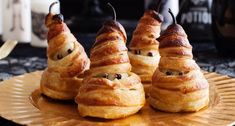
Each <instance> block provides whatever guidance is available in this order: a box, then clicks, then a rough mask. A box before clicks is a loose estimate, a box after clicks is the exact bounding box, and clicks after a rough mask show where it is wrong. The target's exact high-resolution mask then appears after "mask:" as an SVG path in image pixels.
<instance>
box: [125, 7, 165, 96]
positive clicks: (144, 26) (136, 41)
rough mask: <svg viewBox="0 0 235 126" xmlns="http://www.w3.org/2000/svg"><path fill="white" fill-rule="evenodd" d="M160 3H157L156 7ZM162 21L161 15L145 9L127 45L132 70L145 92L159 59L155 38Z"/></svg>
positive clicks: (158, 34)
mask: <svg viewBox="0 0 235 126" xmlns="http://www.w3.org/2000/svg"><path fill="white" fill-rule="evenodd" d="M160 4H161V3H158V8H159V6H160ZM162 21H163V16H162V15H161V14H159V13H158V12H157V11H155V10H154V9H149V10H147V11H145V13H144V15H143V17H142V18H141V19H140V21H139V23H138V25H137V27H136V29H135V31H134V34H133V37H132V40H131V42H130V45H129V48H130V51H129V53H128V55H129V58H130V62H131V65H132V72H134V73H136V74H138V75H139V76H140V78H141V81H142V83H143V84H144V90H145V93H146V94H148V92H149V91H148V90H149V89H148V88H149V86H150V85H151V81H152V75H153V73H154V71H155V70H156V68H157V66H158V63H159V60H160V55H159V51H158V46H159V42H158V40H156V39H157V38H158V37H159V36H160V32H161V23H162Z"/></svg>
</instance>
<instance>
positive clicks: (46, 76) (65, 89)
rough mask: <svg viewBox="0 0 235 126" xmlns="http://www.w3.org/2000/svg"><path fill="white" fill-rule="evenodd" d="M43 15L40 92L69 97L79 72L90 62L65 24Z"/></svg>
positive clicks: (57, 96) (49, 95)
mask: <svg viewBox="0 0 235 126" xmlns="http://www.w3.org/2000/svg"><path fill="white" fill-rule="evenodd" d="M53 16H54V15H53V14H49V15H47V18H46V25H47V27H48V29H49V32H48V48H47V57H48V59H47V61H48V67H47V69H45V71H44V72H43V74H42V78H41V83H40V84H41V85H40V87H41V91H42V93H43V94H44V95H46V96H48V97H50V98H53V99H58V100H72V99H74V97H75V96H76V95H77V92H78V89H79V87H80V85H81V83H82V77H81V76H82V74H83V73H84V71H85V70H87V69H88V68H89V65H90V61H89V59H88V57H87V55H86V53H85V51H84V48H83V47H82V45H81V44H80V43H79V42H78V41H77V40H76V38H75V37H74V36H73V35H72V33H71V32H70V30H69V29H68V27H67V25H66V24H65V23H64V22H60V21H57V20H54V19H53Z"/></svg>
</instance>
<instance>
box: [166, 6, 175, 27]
mask: <svg viewBox="0 0 235 126" xmlns="http://www.w3.org/2000/svg"><path fill="white" fill-rule="evenodd" d="M168 12H169V13H170V15H171V17H172V19H173V24H177V22H176V19H175V16H174V14H173V13H172V11H171V9H170V8H169V11H168Z"/></svg>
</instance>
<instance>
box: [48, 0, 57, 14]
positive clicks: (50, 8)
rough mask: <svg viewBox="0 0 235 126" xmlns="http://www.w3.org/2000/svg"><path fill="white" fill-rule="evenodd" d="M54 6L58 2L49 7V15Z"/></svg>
mask: <svg viewBox="0 0 235 126" xmlns="http://www.w3.org/2000/svg"><path fill="white" fill-rule="evenodd" d="M55 4H58V2H57V1H56V2H53V3H52V4H51V5H50V7H49V13H51V10H52V7H53V6H54V5H55Z"/></svg>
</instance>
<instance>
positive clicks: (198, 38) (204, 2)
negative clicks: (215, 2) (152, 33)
mask: <svg viewBox="0 0 235 126" xmlns="http://www.w3.org/2000/svg"><path fill="white" fill-rule="evenodd" d="M211 5H212V0H180V7H179V9H180V11H179V14H178V16H177V21H178V23H179V24H181V25H182V26H183V28H184V29H185V31H186V33H187V35H188V38H189V40H190V42H209V41H212V30H211V23H212V21H211Z"/></svg>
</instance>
